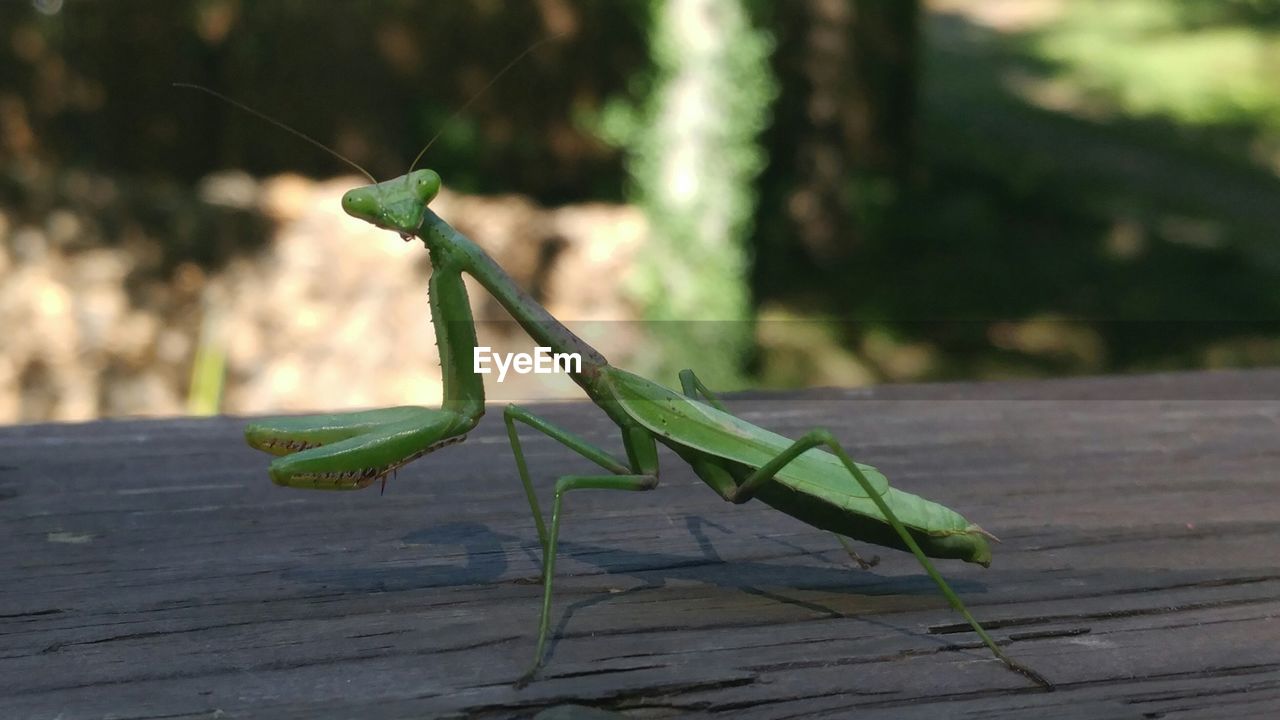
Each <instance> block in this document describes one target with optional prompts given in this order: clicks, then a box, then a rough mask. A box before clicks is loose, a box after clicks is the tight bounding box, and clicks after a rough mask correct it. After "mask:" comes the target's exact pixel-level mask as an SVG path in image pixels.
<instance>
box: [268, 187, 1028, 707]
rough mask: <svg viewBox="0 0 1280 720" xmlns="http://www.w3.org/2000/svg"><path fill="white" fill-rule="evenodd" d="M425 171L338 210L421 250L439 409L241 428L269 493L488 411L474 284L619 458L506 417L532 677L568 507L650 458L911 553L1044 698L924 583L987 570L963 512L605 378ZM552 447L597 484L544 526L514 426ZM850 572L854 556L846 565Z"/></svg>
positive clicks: (582, 484)
mask: <svg viewBox="0 0 1280 720" xmlns="http://www.w3.org/2000/svg"><path fill="white" fill-rule="evenodd" d="M440 186H441V179H440V176H439V175H438V174H437V173H435V172H434V171H432V170H426V169H422V170H414V171H411V172H409V173H408V174H406V175H403V176H401V177H398V178H395V179H394V180H387V181H385V182H379V183H374V184H372V185H368V186H364V187H359V188H356V189H353V190H350V191H348V192H347V193H346V194H345V195H344V196H343V198H342V207H343V209H344V210H345V211H346V212H347V213H348V214H349V215H351V216H353V217H355V218H358V219H361V220H364V221H366V222H369V223H372V224H374V225H376V226H377V227H380V228H383V229H386V230H390V231H392V232H395V233H397V234H399V235H400V236H401V237H402V238H403V239H405V240H406V241H408V240H411V239H413V238H415V237H416V238H419V239H421V240H422V241H423V243H424V245H425V246H426V249H427V252H428V253H429V255H430V259H431V266H432V274H431V279H430V281H429V299H428V302H429V306H430V309H431V321H432V325H433V327H434V329H435V333H436V338H437V343H438V345H439V348H440V364H441V368H442V371H443V385H444V387H443V401H442V403H441V406H440V407H439V408H427V407H412V406H404V407H393V408H386V409H381V410H367V411H361V412H351V413H341V414H325V415H312V416H306V417H293V418H280V419H269V420H260V421H256V422H252V423H250V424H249V425H248V426H247V427H246V428H245V438H246V440H247V441H248V443H249V445H251V446H252V447H254V448H257V449H259V450H263V451H266V452H268V453H271V454H273V455H277V456H279V457H277V458H276V459H275V460H273V461H272V462H271V465H270V468H269V473H270V476H271V479H272V480H273V481H275V482H276V483H277V484H279V485H284V486H287V487H295V488H308V489H316V488H319V489H329V490H354V489H359V488H364V487H368V486H369V485H371V484H373V483H374V482H376V481H378V480H384V479H385V478H386V477H387V475H388V474H389V473H391V472H393V471H395V470H397V469H398V468H400V467H402V466H404V465H405V464H406V463H408V462H410V461H412V460H416V459H418V458H420V457H422V456H424V455H426V454H428V453H430V452H433V451H435V450H437V449H439V448H441V447H444V446H445V445H449V444H453V443H457V442H461V441H462V440H463V439H465V437H466V433H467V432H469V431H470V430H471V429H472V428H474V427H475V426H476V425H477V424H478V423H479V422H480V418H481V416H483V415H484V412H485V401H484V382H483V378H482V376H481V375H480V374H478V373H476V372H475V371H474V370H475V368H474V367H472V366H470V364H469V363H470V359H471V358H472V357H473V356H474V351H475V348H476V332H475V323H474V320H473V318H472V315H471V305H470V300H469V298H468V296H467V291H466V288H465V286H464V285H463V274H464V273H465V274H467V275H470V276H471V277H473V278H475V280H476V281H477V282H479V283H480V285H481V286H482V287H483V288H484V289H485V290H486V291H488V292H489V293H490V294H491V295H492V296H493V297H494V298H495V299H496V300H497V301H498V302H499V303H500V304H501V305H502V306H503V307H504V308H505V309H506V310H507V312H509V313H510V314H511V316H512V317H513V318H515V320H516V321H517V322H518V323H519V325H520V326H521V328H523V330H524V331H525V332H526V333H527V334H528V335H529V336H530V337H531V338H532V339H533V340H534V341H535V342H537V344H538V345H539V346H541V347H547V348H550V349H551V350H552V351H554V352H557V353H566V354H568V353H572V354H576V355H577V356H578V357H580V358H581V363H580V365H579V366H578V367H576V368H572V369H571V371H570V372H568V374H569V376H570V377H571V378H572V380H573V381H574V383H576V384H577V385H578V387H580V388H581V389H582V391H583V392H584V393H585V394H586V395H587V397H588V398H589V399H590V400H591V401H592V402H593V403H595V404H596V406H597V407H599V408H600V410H601V411H603V413H604V414H605V416H606V417H607V418H608V419H609V420H611V421H612V422H613V423H614V424H615V425H617V427H618V429H619V432H620V434H621V438H622V446H623V450H624V453H625V459H622V458H617V457H615V456H614V455H612V454H610V453H608V452H606V451H605V450H603V449H601V448H599V447H596V446H594V445H592V444H591V443H589V442H587V441H586V440H584V439H583V438H581V437H579V436H577V435H575V434H573V433H571V432H569V431H567V430H564V429H562V428H559V427H557V426H555V425H553V424H552V423H550V422H549V421H547V420H545V419H543V418H540V417H538V416H537V415H536V414H534V413H532V412H530V411H529V410H527V409H525V408H522V407H520V406H518V405H514V404H512V405H508V406H507V407H506V408H505V409H504V411H503V420H504V422H505V423H506V428H507V435H508V437H509V439H510V443H511V450H512V453H513V455H514V457H515V465H516V471H517V473H518V474H519V476H520V481H521V483H522V484H523V486H524V492H525V495H526V498H527V500H528V503H529V509H530V511H531V512H532V514H533V522H534V525H535V527H536V528H537V533H538V541H539V543H540V544H541V547H542V587H543V596H542V610H541V614H540V618H539V621H538V638H537V645H536V648H535V651H534V660H533V665H532V667H530V669H529V671H528V672H527V673H526V674H525V675H524V677H523V678H522V682H527V681H528V680H529V679H531V678H533V677H534V675H535V673H536V672H537V671H538V669H539V668H540V667H541V665H542V662H543V658H544V654H545V649H546V644H547V639H548V634H549V629H550V621H551V607H552V587H553V583H554V577H555V562H556V548H557V543H558V541H559V539H560V526H561V520H562V518H563V517H564V512H563V510H564V499H565V496H566V495H568V494H569V493H570V492H573V491H577V490H586V489H597V490H617V491H627V492H642V491H647V490H652V489H654V488H655V487H657V485H658V476H659V468H658V450H657V448H658V445H664V446H666V447H667V448H669V449H670V450H672V451H673V452H674V453H675V454H676V455H677V456H678V457H679V458H680V459H681V460H683V461H684V462H686V463H687V464H688V465H689V466H690V467H691V468H692V469H693V471H694V473H696V474H697V476H698V477H699V478H701V479H702V480H703V481H705V482H706V484H707V485H709V486H710V487H711V489H712V490H713V491H715V492H716V493H717V494H718V495H719V496H720V497H721V498H723V499H724V500H726V501H728V502H731V503H736V504H740V503H745V502H747V501H749V500H751V499H753V498H754V499H758V500H760V501H761V502H764V503H765V504H767V505H770V506H772V507H773V508H775V509H777V510H780V511H782V512H784V513H786V514H787V515H790V516H792V517H794V518H797V519H799V520H801V521H803V522H805V523H808V524H810V525H812V526H814V527H817V528H821V529H824V530H829V531H831V532H833V533H836V534H837V535H838V536H842V537H847V538H853V539H856V540H863V541H865V542H870V543H875V544H877V545H883V546H886V547H891V548H896V549H900V550H906V551H909V552H911V553H912V554H913V555H915V557H916V559H917V560H918V561H919V562H920V564H921V566H923V567H924V569H925V572H926V573H928V575H929V577H930V578H932V579H933V581H934V582H935V583H936V584H937V586H938V588H939V589H940V590H941V591H942V594H943V595H944V596H945V597H946V599H947V601H948V602H949V603H950V604H951V606H952V607H953V608H954V609H955V610H956V611H957V612H959V613H960V614H961V615H962V616H963V617H964V619H965V620H966V621H967V622H968V623H969V625H970V626H971V627H972V628H973V630H974V632H975V633H977V635H978V637H979V638H981V640H982V642H983V643H984V644H985V645H986V646H987V647H988V648H989V649H990V650H991V652H992V653H994V655H995V656H996V657H997V658H998V659H1000V660H1001V661H1002V662H1004V663H1005V664H1006V665H1007V666H1008V667H1010V668H1011V669H1013V670H1015V671H1017V672H1019V673H1021V674H1023V675H1025V676H1026V677H1028V678H1030V679H1031V680H1033V681H1035V682H1036V683H1037V684H1039V685H1042V686H1043V687H1046V688H1051V687H1052V686H1051V685H1050V684H1049V683H1048V681H1046V680H1045V679H1044V678H1043V677H1041V676H1040V675H1039V674H1037V673H1036V672H1035V671H1033V670H1031V669H1029V668H1026V667H1024V666H1022V665H1020V664H1018V663H1017V662H1015V661H1014V660H1012V659H1011V658H1009V657H1008V656H1007V655H1006V654H1005V653H1004V651H1002V650H1001V649H1000V647H999V645H997V644H996V642H995V641H994V640H993V639H992V638H991V636H990V635H988V634H987V632H986V630H984V629H983V627H982V625H980V624H979V623H978V621H977V620H976V619H975V618H974V617H973V615H972V614H971V613H970V612H969V610H968V609H967V608H966V607H965V606H964V603H963V602H961V600H960V598H959V597H957V596H956V594H955V593H954V592H953V591H952V590H951V588H950V586H949V585H947V582H946V581H945V580H944V579H943V578H942V576H941V575H940V574H939V573H938V572H937V570H936V569H934V567H933V564H932V563H931V562H930V560H929V558H930V557H935V558H954V559H960V560H964V561H967V562H972V563H977V564H979V565H983V566H984V567H985V566H987V565H989V564H990V561H991V550H990V547H989V545H988V544H987V539H988V538H989V537H991V536H990V535H989V534H988V533H986V532H985V531H984V530H982V528H980V527H979V526H977V525H975V524H973V523H970V522H969V521H968V520H966V519H965V518H964V517H962V516H961V515H960V514H959V513H956V512H955V511H953V510H951V509H949V508H946V507H944V506H942V505H939V504H937V503H934V502H931V501H929V500H926V499H924V498H921V497H918V496H916V495H912V494H910V493H906V492H903V491H901V490H898V489H897V488H894V487H891V486H890V485H889V483H888V481H887V480H886V479H885V477H884V476H883V475H882V474H881V473H880V472H879V471H877V470H876V469H875V468H873V467H871V466H869V465H860V464H858V463H856V462H854V461H853V460H852V459H851V458H850V457H849V454H848V453H847V452H846V451H845V449H844V447H843V446H842V445H841V443H840V442H839V441H838V440H837V439H836V438H835V436H834V435H833V434H832V433H831V432H829V431H828V430H825V429H822V428H816V429H814V430H812V431H810V432H808V433H806V434H804V435H803V436H801V437H800V438H798V439H796V440H790V439H788V438H785V437H783V436H781V435H778V434H775V433H773V432H770V431H768V430H765V429H763V428H760V427H757V426H755V425H752V424H750V423H748V422H746V421H745V420H742V419H740V418H738V417H736V416H734V415H733V414H731V413H730V412H729V411H728V410H727V409H726V408H725V406H724V405H723V403H721V402H720V400H719V398H718V397H717V396H716V394H715V393H714V392H712V391H711V390H710V389H708V388H707V387H706V386H705V385H704V384H703V383H702V381H701V380H699V379H698V377H697V375H696V374H694V372H693V371H692V370H684V371H682V372H681V373H680V376H679V379H680V387H681V392H675V391H673V390H670V389H668V388H666V387H664V386H662V385H659V384H657V383H654V382H652V381H649V380H646V379H645V378H643V377H640V376H638V375H634V374H632V373H629V372H627V371H626V370H622V369H620V368H617V367H614V366H613V365H610V364H609V362H608V361H607V360H605V358H604V356H603V355H601V354H600V353H599V352H598V351H596V349H595V348H593V347H591V346H590V345H588V344H587V343H586V342H585V341H584V340H582V339H581V338H579V337H578V336H576V335H574V334H573V333H572V332H570V331H569V329H568V328H566V327H565V326H564V325H563V324H561V323H560V322H559V321H558V320H557V319H556V318H555V317H553V316H552V315H551V314H550V313H549V312H548V311H547V310H546V309H545V308H543V307H542V305H540V304H539V303H538V302H537V301H536V300H534V298H532V297H531V296H530V295H528V294H527V293H525V292H524V291H523V290H522V289H521V288H520V287H519V286H518V285H517V284H516V283H515V281H513V280H512V279H511V277H510V276H509V275H507V273H506V272H505V271H504V270H503V269H502V268H501V267H500V266H499V265H498V264H497V263H496V262H495V261H494V260H493V259H492V258H491V257H489V255H488V254H487V253H485V251H484V250H482V249H481V248H480V247H479V246H478V245H476V244H475V243H474V242H472V241H471V240H470V239H468V238H467V237H466V236H464V235H462V234H461V233H459V232H458V231H457V230H455V229H454V228H453V227H451V226H450V225H449V224H448V223H446V222H445V221H444V220H442V219H441V218H440V217H439V216H438V215H436V214H435V213H434V212H433V211H432V210H431V208H430V207H429V205H430V202H431V200H432V199H433V198H434V197H435V196H436V194H437V193H438V192H439V190H440ZM521 424H522V425H526V426H528V427H530V428H532V429H534V430H537V431H538V432H541V433H543V434H545V435H547V436H548V437H550V438H552V439H553V440H556V441H557V442H559V443H560V444H562V445H564V446H565V447H566V448H568V449H569V450H572V451H574V452H576V453H578V454H579V455H581V456H582V457H584V458H586V459H587V460H590V461H591V462H593V463H595V464H596V465H598V466H600V467H601V468H602V469H603V470H604V471H605V472H603V473H598V474H585V475H566V476H563V477H560V478H558V479H557V480H556V482H555V489H554V494H553V499H552V506H551V518H550V523H547V521H546V519H545V517H544V515H543V512H542V509H541V507H540V504H539V501H538V497H537V494H536V492H535V490H534V485H533V481H532V479H531V476H530V472H529V467H528V464H527V463H526V461H525V456H524V452H523V450H522V448H521V443H520V437H519V434H518V432H517V426H518V425H521ZM855 557H856V556H855Z"/></svg>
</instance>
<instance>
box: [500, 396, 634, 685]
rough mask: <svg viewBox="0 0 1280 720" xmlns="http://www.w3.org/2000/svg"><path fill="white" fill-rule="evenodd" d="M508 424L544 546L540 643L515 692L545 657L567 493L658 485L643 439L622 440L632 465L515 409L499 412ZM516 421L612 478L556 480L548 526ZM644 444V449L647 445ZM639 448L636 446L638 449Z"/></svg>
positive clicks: (512, 447) (539, 628)
mask: <svg viewBox="0 0 1280 720" xmlns="http://www.w3.org/2000/svg"><path fill="white" fill-rule="evenodd" d="M503 419H504V420H505V421H506V424H507V436H508V437H509V438H510V440H511V452H512V454H514V455H515V459H516V469H517V470H518V471H519V473H520V481H521V483H522V484H523V485H524V491H525V495H526V497H527V498H528V500H529V509H530V510H531V511H532V512H533V519H534V524H536V525H537V527H538V540H539V541H540V542H541V544H542V611H541V614H540V615H539V619H538V644H537V647H536V648H535V650H534V654H533V665H532V666H530V667H529V670H528V671H527V672H525V674H524V675H522V676H521V677H520V679H519V680H517V681H516V686H517V687H523V686H524V685H527V684H528V683H529V681H530V680H532V679H533V677H534V675H535V674H536V673H537V672H538V669H539V668H540V667H542V659H543V654H544V652H545V650H546V645H547V636H548V635H549V634H550V631H551V591H552V589H551V586H552V581H553V579H554V576H555V567H556V544H557V542H558V540H559V538H560V518H561V516H562V513H561V510H562V509H563V507H564V496H565V494H566V493H568V492H569V491H571V490H629V491H633V492H634V491H644V490H652V489H654V488H655V487H657V486H658V468H657V454H656V448H655V447H654V445H653V438H652V436H649V435H647V434H641V435H637V434H634V433H630V434H626V435H624V438H625V439H626V443H627V455H628V458H629V460H630V466H628V465H627V464H623V463H622V462H620V461H618V460H616V459H614V458H613V457H612V456H610V455H609V454H608V453H606V452H604V451H603V450H601V449H600V448H597V447H595V446H594V445H592V444H590V443H588V442H587V441H586V440H584V439H583V438H581V437H579V436H577V435H575V434H573V433H571V432H569V431H568V430H565V429H563V428H559V427H556V426H555V425H553V424H551V423H550V422H548V421H546V420H544V419H542V418H540V417H538V416H537V415H534V414H532V413H530V412H529V411H527V410H525V409H523V408H521V407H518V406H516V405H508V406H507V409H506V411H505V412H504V413H503ZM516 422H522V423H524V424H526V425H528V426H529V427H532V428H534V429H535V430H538V431H539V432H541V433H543V434H544V435H546V436H547V437H550V438H551V439H552V440H555V441H557V442H559V443H560V444H562V445H564V446H565V447H567V448H569V449H570V450H573V451H574V452H576V453H578V454H579V455H581V456H583V457H585V458H586V459H588V460H590V461H592V462H594V463H596V464H597V465H599V466H601V467H603V468H604V469H606V470H609V471H610V472H612V473H614V474H613V475H564V476H562V477H560V478H559V479H557V480H556V485H555V495H554V500H553V501H552V506H551V523H550V527H548V526H547V525H546V524H545V522H544V520H543V517H542V511H541V509H539V507H538V498H537V495H536V493H535V492H534V489H533V481H532V479H531V478H530V477H529V466H528V463H527V462H526V461H525V457H524V449H523V447H522V446H521V444H520V436H519V434H518V433H517V432H516ZM646 441H647V445H646ZM637 446H639V447H637Z"/></svg>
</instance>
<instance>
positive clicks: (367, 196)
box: [342, 170, 440, 240]
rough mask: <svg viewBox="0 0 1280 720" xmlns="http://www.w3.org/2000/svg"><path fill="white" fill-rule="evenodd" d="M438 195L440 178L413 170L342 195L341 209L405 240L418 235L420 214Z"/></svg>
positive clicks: (433, 172)
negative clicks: (391, 231) (398, 234)
mask: <svg viewBox="0 0 1280 720" xmlns="http://www.w3.org/2000/svg"><path fill="white" fill-rule="evenodd" d="M438 192H440V175H439V174H437V173H436V171H434V170H414V171H413V172H411V173H409V174H408V175H401V176H400V177H398V178H395V179H394V180H387V181H385V182H380V183H375V184H373V185H365V186H364V187H358V188H356V189H354V190H348V191H347V193H346V194H345V195H343V196H342V209H343V210H345V211H346V213H347V214H348V215H350V216H351V217H354V218H359V219H361V220H364V221H365V222H368V223H373V224H374V225H377V226H378V227H380V228H383V229H386V230H394V231H396V232H398V233H400V236H401V237H403V238H404V239H406V240H408V239H409V237H410V236H412V235H414V234H416V233H417V232H418V228H419V227H420V226H421V225H422V212H423V210H425V209H426V208H427V203H429V202H431V200H432V199H434V198H435V196H436V193H438Z"/></svg>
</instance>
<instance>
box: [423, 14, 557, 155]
mask: <svg viewBox="0 0 1280 720" xmlns="http://www.w3.org/2000/svg"><path fill="white" fill-rule="evenodd" d="M563 35H564V33H556V34H555V35H548V36H546V37H544V38H542V39H541V40H539V41H537V42H535V43H534V44H532V45H530V46H529V47H527V48H525V49H524V52H522V53H520V54H519V55H517V56H515V57H514V58H512V59H511V62H509V63H507V64H506V66H505V67H503V68H502V69H501V70H499V71H498V73H497V74H496V75H494V76H493V77H492V78H490V79H489V82H487V83H485V84H484V87H482V88H480V89H479V90H478V91H477V92H476V94H475V95H472V96H471V99H470V100H468V101H466V102H465V103H463V105H462V107H460V108H458V109H457V110H455V111H454V112H453V114H452V115H450V116H449V119H448V120H445V121H444V124H443V125H441V126H440V129H439V130H437V131H436V134H435V135H433V136H432V137H431V139H430V140H428V141H427V144H426V145H424V146H422V150H420V151H418V155H417V157H415V158H414V159H413V162H412V163H410V165H409V172H413V169H414V168H416V167H417V166H418V161H419V160H421V159H422V156H423V155H426V154H427V150H430V149H431V146H432V145H434V144H435V142H436V140H439V139H440V136H441V135H443V134H444V131H445V129H447V128H448V127H449V125H450V124H451V123H453V121H455V120H457V119H458V118H459V117H461V116H462V113H464V112H466V111H467V108H469V107H471V104H472V103H474V102H475V101H476V100H478V99H479V98H480V96H481V95H484V94H485V93H486V92H488V90H489V88H491V87H493V85H494V83H496V82H498V81H499V80H501V79H502V76H503V75H506V74H507V71H508V70H510V69H511V68H513V67H515V66H516V63H518V62H520V61H521V60H523V59H524V58H525V56H526V55H528V54H529V53H531V52H533V51H534V50H537V49H538V48H540V47H542V46H543V45H545V44H547V43H549V42H551V41H552V40H555V39H557V38H559V37H561V36H563Z"/></svg>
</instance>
